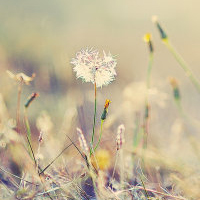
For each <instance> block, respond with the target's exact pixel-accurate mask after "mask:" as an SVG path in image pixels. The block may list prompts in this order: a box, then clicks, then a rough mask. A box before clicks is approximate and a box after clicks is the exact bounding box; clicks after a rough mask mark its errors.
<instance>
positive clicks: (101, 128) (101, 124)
mask: <svg viewBox="0 0 200 200" xmlns="http://www.w3.org/2000/svg"><path fill="white" fill-rule="evenodd" d="M103 122H104V120H101V130H100V135H99V140H98V142H97V144H96V146H95V148H94V151H95V150H96V149H97V148H98V146H99V143H100V141H101V136H102V132H103Z"/></svg>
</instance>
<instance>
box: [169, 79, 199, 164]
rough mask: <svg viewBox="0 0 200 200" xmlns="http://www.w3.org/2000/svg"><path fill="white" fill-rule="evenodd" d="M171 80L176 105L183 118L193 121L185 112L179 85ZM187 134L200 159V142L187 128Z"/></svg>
mask: <svg viewBox="0 0 200 200" xmlns="http://www.w3.org/2000/svg"><path fill="white" fill-rule="evenodd" d="M170 82H171V85H172V87H173V94H174V101H175V104H176V107H177V109H178V112H179V114H180V116H181V118H182V119H183V120H184V121H185V122H192V121H191V120H190V117H189V116H188V115H187V114H186V113H185V112H184V109H183V107H182V103H181V96H180V91H179V87H178V84H177V82H176V80H175V79H174V78H171V80H170ZM185 134H186V137H187V138H188V140H189V142H190V145H191V147H192V150H193V152H194V154H195V155H196V157H197V159H198V160H199V161H200V153H199V150H198V144H197V143H196V141H195V139H194V137H193V136H192V135H191V134H190V133H188V131H187V130H186V131H185Z"/></svg>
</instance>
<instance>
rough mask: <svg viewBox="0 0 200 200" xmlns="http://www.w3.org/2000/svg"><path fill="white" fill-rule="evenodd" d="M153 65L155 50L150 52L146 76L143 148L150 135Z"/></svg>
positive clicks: (145, 146)
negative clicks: (150, 90)
mask: <svg viewBox="0 0 200 200" xmlns="http://www.w3.org/2000/svg"><path fill="white" fill-rule="evenodd" d="M152 66H153V52H150V53H149V63H148V69H147V77H146V87H147V91H146V100H145V116H144V136H143V148H144V149H146V148H147V140H148V135H149V97H148V96H149V89H150V82H151V71H152Z"/></svg>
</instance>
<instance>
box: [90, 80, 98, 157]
mask: <svg viewBox="0 0 200 200" xmlns="http://www.w3.org/2000/svg"><path fill="white" fill-rule="evenodd" d="M96 113H97V87H96V82H95V83H94V121H93V130H92V139H91V147H90V156H91V155H92V151H93V150H92V149H93V144H94V134H95V125H96Z"/></svg>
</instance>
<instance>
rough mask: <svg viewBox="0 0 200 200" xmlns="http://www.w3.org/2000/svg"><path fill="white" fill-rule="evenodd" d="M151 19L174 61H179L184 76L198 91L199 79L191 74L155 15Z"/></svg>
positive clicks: (199, 86)
mask: <svg viewBox="0 0 200 200" xmlns="http://www.w3.org/2000/svg"><path fill="white" fill-rule="evenodd" d="M152 20H153V22H154V23H155V24H156V26H157V28H158V30H159V32H160V36H161V39H162V41H163V43H164V44H165V46H166V47H167V48H168V49H169V51H170V52H171V53H172V55H173V56H174V58H175V59H176V61H177V62H178V63H179V65H180V66H181V68H182V69H183V70H184V71H185V74H186V76H187V77H188V78H189V79H190V81H191V82H192V84H193V85H194V86H195V88H196V89H197V91H198V92H200V82H199V80H198V79H197V78H196V77H195V76H194V74H193V72H192V70H191V69H190V67H189V66H188V64H187V63H186V62H185V60H184V59H183V58H182V56H181V55H180V54H179V53H178V51H177V50H176V49H175V48H174V46H173V45H172V43H171V42H170V40H169V38H168V36H167V34H166V32H165V31H164V30H163V28H162V27H161V25H160V23H159V22H158V20H157V17H155V16H154V17H153V18H152Z"/></svg>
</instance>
